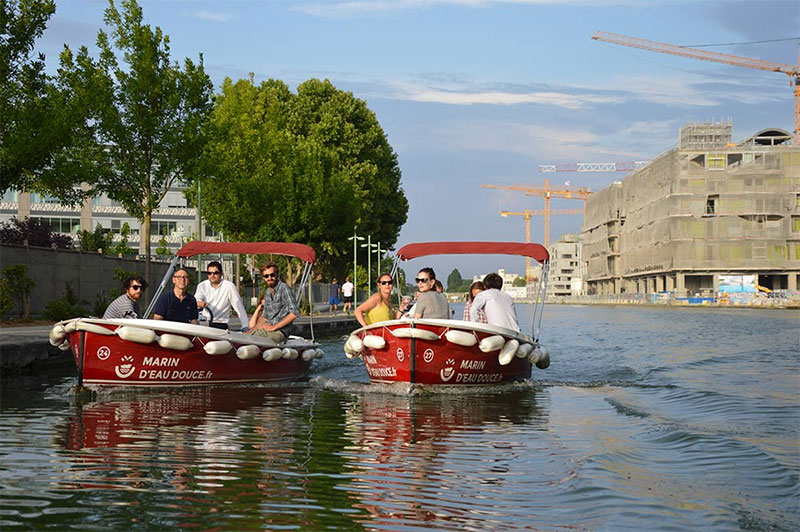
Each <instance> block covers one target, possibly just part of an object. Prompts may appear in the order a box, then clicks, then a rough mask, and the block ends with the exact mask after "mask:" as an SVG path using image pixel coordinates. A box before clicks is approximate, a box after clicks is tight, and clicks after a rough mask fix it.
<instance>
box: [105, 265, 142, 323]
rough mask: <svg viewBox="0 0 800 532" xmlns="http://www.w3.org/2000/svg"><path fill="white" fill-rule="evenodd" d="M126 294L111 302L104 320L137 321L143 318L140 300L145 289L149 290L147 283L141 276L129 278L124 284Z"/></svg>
mask: <svg viewBox="0 0 800 532" xmlns="http://www.w3.org/2000/svg"><path fill="white" fill-rule="evenodd" d="M122 288H123V289H124V290H125V293H124V294H122V295H121V296H119V297H118V298H117V299H115V300H114V301H112V302H111V304H110V305H109V306H108V308H107V309H106V311H105V313H104V314H103V319H104V320H111V319H114V318H126V319H137V318H141V317H142V311H141V310H140V309H139V299H141V298H142V293H143V292H144V289H145V288H147V281H145V280H144V278H143V277H142V276H141V275H134V276H132V277H128V278H127V279H125V281H124V282H123V283H122Z"/></svg>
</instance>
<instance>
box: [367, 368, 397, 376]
mask: <svg viewBox="0 0 800 532" xmlns="http://www.w3.org/2000/svg"><path fill="white" fill-rule="evenodd" d="M367 373H369V375H370V377H396V376H397V368H394V367H388V368H371V367H367Z"/></svg>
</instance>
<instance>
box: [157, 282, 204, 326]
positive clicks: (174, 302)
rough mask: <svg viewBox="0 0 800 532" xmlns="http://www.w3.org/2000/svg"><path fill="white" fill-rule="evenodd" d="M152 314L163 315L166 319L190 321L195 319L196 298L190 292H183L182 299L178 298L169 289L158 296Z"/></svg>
mask: <svg viewBox="0 0 800 532" xmlns="http://www.w3.org/2000/svg"><path fill="white" fill-rule="evenodd" d="M153 314H158V315H159V316H163V317H164V319H165V320H167V321H180V322H183V323H191V321H192V320H196V319H197V300H196V299H195V298H194V296H193V295H192V294H184V295H183V299H182V300H181V299H178V298H177V297H176V296H175V291H174V290H170V291H169V292H165V293H163V294H161V296H160V297H159V298H158V301H157V302H156V306H155V307H154V308H153Z"/></svg>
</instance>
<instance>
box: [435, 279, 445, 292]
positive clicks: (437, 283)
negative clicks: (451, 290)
mask: <svg viewBox="0 0 800 532" xmlns="http://www.w3.org/2000/svg"><path fill="white" fill-rule="evenodd" d="M433 289H434V290H436V291H437V292H438V291H439V290H441V291H442V292H444V285H443V284H442V282H441V281H440V280H439V279H436V281H434V283H433Z"/></svg>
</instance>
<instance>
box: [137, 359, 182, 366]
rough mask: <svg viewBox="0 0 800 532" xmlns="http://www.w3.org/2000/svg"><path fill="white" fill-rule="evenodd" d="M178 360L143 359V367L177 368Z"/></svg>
mask: <svg viewBox="0 0 800 532" xmlns="http://www.w3.org/2000/svg"><path fill="white" fill-rule="evenodd" d="M178 362H180V359H177V358H172V357H144V361H143V362H142V365H143V366H156V367H162V368H177V367H178Z"/></svg>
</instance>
